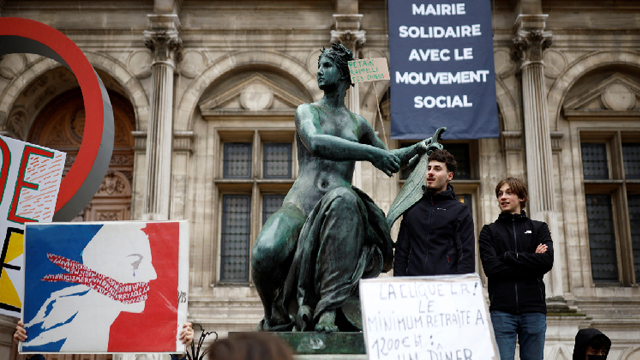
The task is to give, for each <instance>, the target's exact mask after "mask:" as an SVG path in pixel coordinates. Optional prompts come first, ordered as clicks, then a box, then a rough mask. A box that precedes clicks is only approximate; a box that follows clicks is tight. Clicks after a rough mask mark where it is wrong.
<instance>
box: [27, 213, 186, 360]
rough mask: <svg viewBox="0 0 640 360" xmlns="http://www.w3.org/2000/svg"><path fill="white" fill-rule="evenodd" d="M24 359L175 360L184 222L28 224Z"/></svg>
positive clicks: (181, 309) (182, 297) (182, 303)
mask: <svg viewBox="0 0 640 360" xmlns="http://www.w3.org/2000/svg"><path fill="white" fill-rule="evenodd" d="M24 242H25V295H24V308H23V321H24V323H25V329H26V330H27V333H28V334H29V338H28V339H27V341H26V342H22V343H21V344H20V352H21V353H78V354H79V353H91V354H99V353H126V352H133V353H178V352H182V351H183V350H184V345H182V343H181V342H180V340H179V339H178V334H179V329H180V328H181V326H182V324H183V323H184V322H186V310H187V294H188V280H189V277H188V271H189V259H188V244H189V232H188V222H187V221H180V222H175V221H173V222H169V221H167V222H142V221H128V222H105V223H92V222H85V223H51V224H28V225H27V226H26V227H25V241H24Z"/></svg>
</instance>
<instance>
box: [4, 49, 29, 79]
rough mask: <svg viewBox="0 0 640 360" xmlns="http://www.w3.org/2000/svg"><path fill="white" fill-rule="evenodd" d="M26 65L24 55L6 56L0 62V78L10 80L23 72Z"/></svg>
mask: <svg viewBox="0 0 640 360" xmlns="http://www.w3.org/2000/svg"><path fill="white" fill-rule="evenodd" d="M26 65H27V58H26V57H25V56H24V54H7V55H5V56H3V57H2V60H1V61H0V76H2V77H3V78H5V79H7V80H12V79H13V78H15V77H16V76H18V75H19V74H20V73H21V72H22V71H24V69H25V67H26Z"/></svg>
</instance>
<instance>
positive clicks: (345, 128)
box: [251, 44, 428, 332]
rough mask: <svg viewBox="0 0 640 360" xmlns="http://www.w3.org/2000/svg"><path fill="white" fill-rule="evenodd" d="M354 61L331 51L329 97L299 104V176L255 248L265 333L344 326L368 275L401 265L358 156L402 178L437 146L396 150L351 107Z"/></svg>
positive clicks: (322, 76) (324, 68)
mask: <svg viewBox="0 0 640 360" xmlns="http://www.w3.org/2000/svg"><path fill="white" fill-rule="evenodd" d="M350 60H353V55H352V54H351V51H349V50H348V49H347V48H346V47H344V46H343V45H340V44H334V45H333V46H332V47H331V49H328V50H324V49H323V50H322V52H321V55H320V58H319V60H318V73H317V79H318V87H320V89H322V90H323V91H324V97H323V98H322V99H320V100H319V101H317V102H314V103H312V104H303V105H300V106H299V107H298V109H297V110H296V115H295V123H296V130H297V131H296V141H297V144H298V163H299V169H300V171H299V176H298V179H297V180H296V181H295V183H294V184H293V187H292V188H291V190H290V191H289V193H288V194H287V196H286V197H285V199H284V203H283V205H282V208H281V209H280V210H279V211H278V212H276V213H275V214H274V215H272V216H271V217H270V218H269V220H268V221H267V222H266V223H265V225H264V227H263V228H262V232H261V233H260V235H259V236H258V239H257V240H256V243H255V245H254V247H253V250H252V262H251V265H252V275H253V279H254V282H255V285H256V287H257V290H258V292H259V294H260V297H261V299H262V303H263V306H264V313H265V316H264V319H263V320H262V321H261V323H260V325H259V329H261V330H272V331H283V330H284V331H287V330H292V329H293V328H294V326H295V328H296V329H297V330H298V331H305V330H314V329H315V330H316V331H326V332H332V331H338V330H339V329H338V326H336V322H335V320H336V311H337V310H338V309H339V308H340V307H341V306H342V305H343V304H344V303H345V302H346V300H347V299H348V298H349V297H350V296H351V295H352V294H354V293H355V292H356V291H357V285H358V280H359V279H360V278H367V277H376V276H377V275H378V274H379V273H380V272H381V271H385V272H386V271H388V270H389V269H391V264H392V261H393V253H392V246H391V239H390V236H389V227H388V225H387V222H386V220H385V216H384V213H383V212H382V210H380V209H379V208H378V207H377V206H376V205H375V204H374V203H373V201H372V200H371V199H370V198H369V197H368V196H367V195H366V194H364V193H363V192H362V191H360V190H358V189H356V188H355V187H353V186H352V185H351V179H352V176H353V171H354V166H355V162H356V161H369V162H371V163H372V164H373V165H374V166H375V167H376V168H378V169H380V170H381V171H383V172H384V173H385V174H387V175H388V176H392V174H393V173H395V172H398V171H399V170H400V168H401V167H403V166H405V165H406V164H407V163H408V162H409V160H410V159H411V158H413V157H414V156H415V155H418V154H421V153H424V152H426V150H427V145H428V144H426V141H423V142H420V143H418V144H416V145H414V146H411V147H407V148H403V149H398V150H392V151H388V150H387V149H386V148H385V146H384V143H383V142H382V141H381V140H380V139H379V138H378V137H377V136H376V134H375V132H374V130H373V129H372V128H371V126H370V125H369V123H368V122H367V121H366V120H365V119H364V118H363V117H362V116H359V115H356V114H354V113H352V112H350V111H349V110H348V109H347V108H346V106H345V104H344V99H345V95H346V91H347V89H348V88H349V86H351V85H352V83H351V78H350V76H349V68H348V62H349V61H350Z"/></svg>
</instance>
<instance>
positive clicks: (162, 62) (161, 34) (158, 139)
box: [142, 14, 182, 220]
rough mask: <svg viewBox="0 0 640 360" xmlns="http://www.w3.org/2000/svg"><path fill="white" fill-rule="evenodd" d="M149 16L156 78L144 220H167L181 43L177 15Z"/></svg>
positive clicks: (146, 37) (149, 41)
mask: <svg viewBox="0 0 640 360" xmlns="http://www.w3.org/2000/svg"><path fill="white" fill-rule="evenodd" d="M148 17H149V20H150V22H151V28H152V30H150V31H145V32H144V41H145V45H146V46H147V47H148V48H149V49H151V51H152V52H153V62H152V64H151V73H152V76H153V78H152V91H151V111H150V114H149V126H148V130H147V158H146V175H147V186H146V187H145V190H144V196H143V214H142V218H143V219H144V220H167V219H168V218H169V200H170V185H171V184H170V179H171V149H172V130H173V129H172V128H173V98H174V94H173V92H174V88H173V74H174V71H175V69H176V63H177V62H178V61H179V60H180V55H181V49H182V40H181V39H180V38H179V37H178V27H179V21H178V17H177V15H173V14H172V15H149V16H148Z"/></svg>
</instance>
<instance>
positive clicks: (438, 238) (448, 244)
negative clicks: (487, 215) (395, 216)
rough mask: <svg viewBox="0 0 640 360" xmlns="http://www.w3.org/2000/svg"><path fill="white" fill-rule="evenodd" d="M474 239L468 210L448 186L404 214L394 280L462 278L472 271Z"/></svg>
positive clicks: (429, 195)
mask: <svg viewBox="0 0 640 360" xmlns="http://www.w3.org/2000/svg"><path fill="white" fill-rule="evenodd" d="M475 267H476V264H475V236H474V234H473V218H472V217H471V211H469V207H468V206H467V205H465V204H463V203H461V202H459V201H458V200H457V199H456V194H455V193H454V191H453V188H452V187H451V185H448V186H447V190H445V191H443V192H441V193H438V194H435V195H433V194H432V193H431V192H429V191H427V192H426V193H425V194H424V196H423V197H422V199H420V201H418V202H417V203H416V204H415V205H413V206H412V207H411V208H409V210H407V211H406V212H405V213H404V217H403V219H402V223H401V225H400V233H399V234H398V241H397V243H396V252H395V257H394V265H393V275H394V276H421V275H443V274H466V273H472V272H474V271H475Z"/></svg>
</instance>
